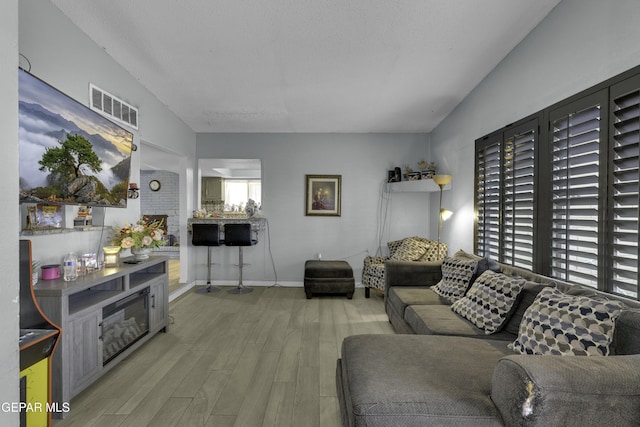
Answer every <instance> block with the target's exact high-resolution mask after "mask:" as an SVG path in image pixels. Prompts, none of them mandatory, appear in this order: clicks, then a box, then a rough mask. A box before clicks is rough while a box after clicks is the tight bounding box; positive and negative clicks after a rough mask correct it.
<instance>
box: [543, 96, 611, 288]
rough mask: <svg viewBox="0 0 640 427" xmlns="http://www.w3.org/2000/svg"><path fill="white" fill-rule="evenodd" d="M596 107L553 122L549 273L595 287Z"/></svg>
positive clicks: (598, 110)
mask: <svg viewBox="0 0 640 427" xmlns="http://www.w3.org/2000/svg"><path fill="white" fill-rule="evenodd" d="M600 119H601V117H600V105H592V106H589V107H588V108H585V109H582V110H579V111H574V112H571V113H569V114H567V115H564V116H561V117H558V118H556V119H553V118H552V120H551V129H550V130H551V133H550V137H551V153H552V172H551V188H552V190H551V195H552V201H551V274H552V276H553V277H557V278H559V279H563V280H566V281H569V282H576V283H582V284H584V285H588V286H593V287H597V285H598V262H599V260H598V243H599V241H598V238H599V237H598V205H599V167H600V158H599V156H600Z"/></svg>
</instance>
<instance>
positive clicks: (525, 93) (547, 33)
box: [431, 0, 640, 250]
mask: <svg viewBox="0 0 640 427" xmlns="http://www.w3.org/2000/svg"><path fill="white" fill-rule="evenodd" d="M639 22H640V2H638V1H637V0H615V1H608V2H603V1H600V0H563V1H562V2H560V4H559V5H558V6H557V7H556V8H555V9H554V10H553V11H552V12H551V13H550V14H549V15H548V16H547V17H546V18H545V20H544V21H542V22H541V23H540V25H539V26H538V27H536V28H535V29H534V30H533V31H532V32H531V33H530V34H529V35H528V36H527V37H526V38H525V39H524V40H523V41H522V42H521V43H520V44H519V45H518V46H517V47H516V48H515V49H514V50H513V51H512V52H511V53H510V54H509V55H508V56H507V57H506V58H505V59H504V60H503V61H502V62H501V63H500V64H499V65H498V66H497V67H496V68H495V69H494V70H493V71H492V72H491V74H489V76H487V77H486V78H485V79H484V81H483V82H482V83H481V84H480V85H478V87H476V88H475V89H474V91H473V92H472V93H471V94H470V95H469V96H468V97H467V98H466V99H465V100H464V101H463V102H462V103H461V104H460V105H459V106H458V107H457V108H456V109H455V111H454V112H453V113H452V114H451V115H450V116H449V117H447V118H446V119H445V120H444V121H443V122H442V123H441V124H440V125H439V126H438V127H437V128H436V129H434V131H433V132H432V133H431V141H432V147H431V149H432V153H433V154H434V157H435V158H436V159H437V160H438V161H439V163H441V164H442V165H443V167H444V168H446V169H448V170H449V172H451V173H452V174H453V176H454V180H453V184H454V189H453V190H452V191H450V192H449V193H448V194H445V196H444V201H443V204H444V205H446V206H447V207H448V208H449V209H451V210H453V211H454V212H455V214H454V216H453V217H452V219H451V220H450V221H448V222H447V223H446V224H445V226H444V229H443V240H444V241H446V242H448V243H449V244H450V247H452V248H464V249H465V250H472V249H473V219H474V216H473V215H474V211H473V182H474V180H473V168H474V141H475V140H476V139H477V138H479V137H482V136H484V135H486V134H487V133H489V132H492V131H494V130H497V129H499V128H501V127H503V126H505V125H507V124H509V123H513V122H514V121H516V120H519V119H521V118H524V117H526V116H528V115H529V114H533V113H535V112H537V111H539V110H541V109H543V108H545V107H547V106H550V105H552V104H554V103H555V102H558V101H561V100H563V99H565V98H567V97H569V96H571V95H573V94H576V93H578V92H580V91H582V90H584V89H587V88H589V87H590V86H593V85H594V84H596V83H598V82H601V81H603V80H606V79H607V78H610V77H612V76H615V75H617V74H619V73H621V72H623V71H626V70H628V69H630V68H633V67H635V66H637V65H639V64H640V43H638V40H640V25H638V23H639ZM596 52H597V53H596ZM432 202H433V203H436V201H435V198H433V197H432ZM432 226H435V225H434V224H432Z"/></svg>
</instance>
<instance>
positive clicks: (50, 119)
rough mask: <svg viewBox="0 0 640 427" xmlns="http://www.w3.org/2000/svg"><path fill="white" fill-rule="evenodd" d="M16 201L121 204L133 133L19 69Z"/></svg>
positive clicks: (125, 186) (124, 203) (117, 205)
mask: <svg viewBox="0 0 640 427" xmlns="http://www.w3.org/2000/svg"><path fill="white" fill-rule="evenodd" d="M19 79H20V80H19V86H18V90H19V104H20V105H19V107H20V108H19V136H18V139H19V145H20V146H19V162H20V166H19V171H20V203H48V204H77V205H87V206H105V207H120V208H124V207H126V206H127V189H128V185H129V172H130V164H131V147H132V145H133V134H132V133H131V132H129V131H127V130H126V129H123V128H121V127H120V126H118V125H116V124H114V123H113V122H111V121H110V120H108V119H106V118H105V117H103V116H101V115H99V114H98V113H96V112H95V111H93V110H91V109H89V108H88V107H86V106H84V105H83V104H81V103H79V102H78V101H76V100H74V99H73V98H70V97H69V96H67V95H65V94H64V93H62V92H60V91H59V90H57V89H55V88H54V87H52V86H50V85H48V84H47V83H45V82H43V81H42V80H40V79H38V78H37V77H35V76H33V75H32V74H30V73H28V72H26V71H24V70H22V69H20V70H19Z"/></svg>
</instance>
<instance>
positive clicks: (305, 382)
mask: <svg viewBox="0 0 640 427" xmlns="http://www.w3.org/2000/svg"><path fill="white" fill-rule="evenodd" d="M170 316H171V321H172V322H173V323H172V324H171V325H170V327H169V330H168V332H167V333H160V334H158V335H157V336H155V337H154V338H153V339H151V340H150V341H149V342H148V343H146V344H145V345H143V346H142V347H141V348H140V349H139V350H138V351H136V352H134V353H133V354H132V355H131V356H129V357H128V358H127V359H125V360H124V361H123V362H121V363H120V364H119V365H118V366H116V367H115V368H114V369H112V370H111V371H110V372H109V373H107V374H106V375H105V376H104V377H103V378H101V379H100V380H98V381H97V382H96V383H94V384H93V385H92V386H90V387H89V388H88V389H86V390H85V391H84V392H82V393H81V394H80V395H79V396H77V397H76V398H74V399H73V400H72V401H71V412H70V415H69V416H68V417H67V419H65V420H54V422H53V425H54V426H55V427H63V426H64V427H66V426H78V427H80V426H82V427H90V426H95V427H100V426H109V427H115V426H133V427H141V426H154V427H156V426H180V427H183V426H216V427H226V426H277V427H284V426H296V427H298V426H305V427H307V426H311V427H313V426H317V427H326V426H339V425H340V413H339V408H338V402H337V397H336V387H335V363H336V359H337V358H338V357H339V354H340V345H341V343H342V340H343V338H344V337H346V336H349V335H353V334H367V333H373V334H392V333H393V330H392V328H391V325H390V324H389V322H388V319H387V316H386V314H384V308H383V298H382V295H381V294H379V293H372V295H371V298H369V299H365V297H364V290H363V289H356V293H355V295H354V297H353V299H352V300H348V299H347V298H346V297H344V296H320V297H315V296H314V297H313V299H311V300H307V299H306V298H305V294H304V290H303V289H302V288H282V287H272V288H255V289H254V291H253V292H252V293H250V294H245V295H231V294H228V293H227V292H226V290H223V291H222V292H217V293H214V294H200V293H197V292H194V291H193V290H192V291H190V292H188V293H186V294H185V295H183V296H181V297H180V298H178V299H177V300H175V301H173V302H172V303H171V304H170Z"/></svg>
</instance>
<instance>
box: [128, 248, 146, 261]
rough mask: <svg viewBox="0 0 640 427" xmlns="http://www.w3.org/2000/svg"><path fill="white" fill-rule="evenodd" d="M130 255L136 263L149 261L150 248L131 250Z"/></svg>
mask: <svg viewBox="0 0 640 427" xmlns="http://www.w3.org/2000/svg"><path fill="white" fill-rule="evenodd" d="M131 253H132V254H133V256H134V257H135V259H136V260H138V261H140V260H143V259H149V254H150V253H151V248H131Z"/></svg>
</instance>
